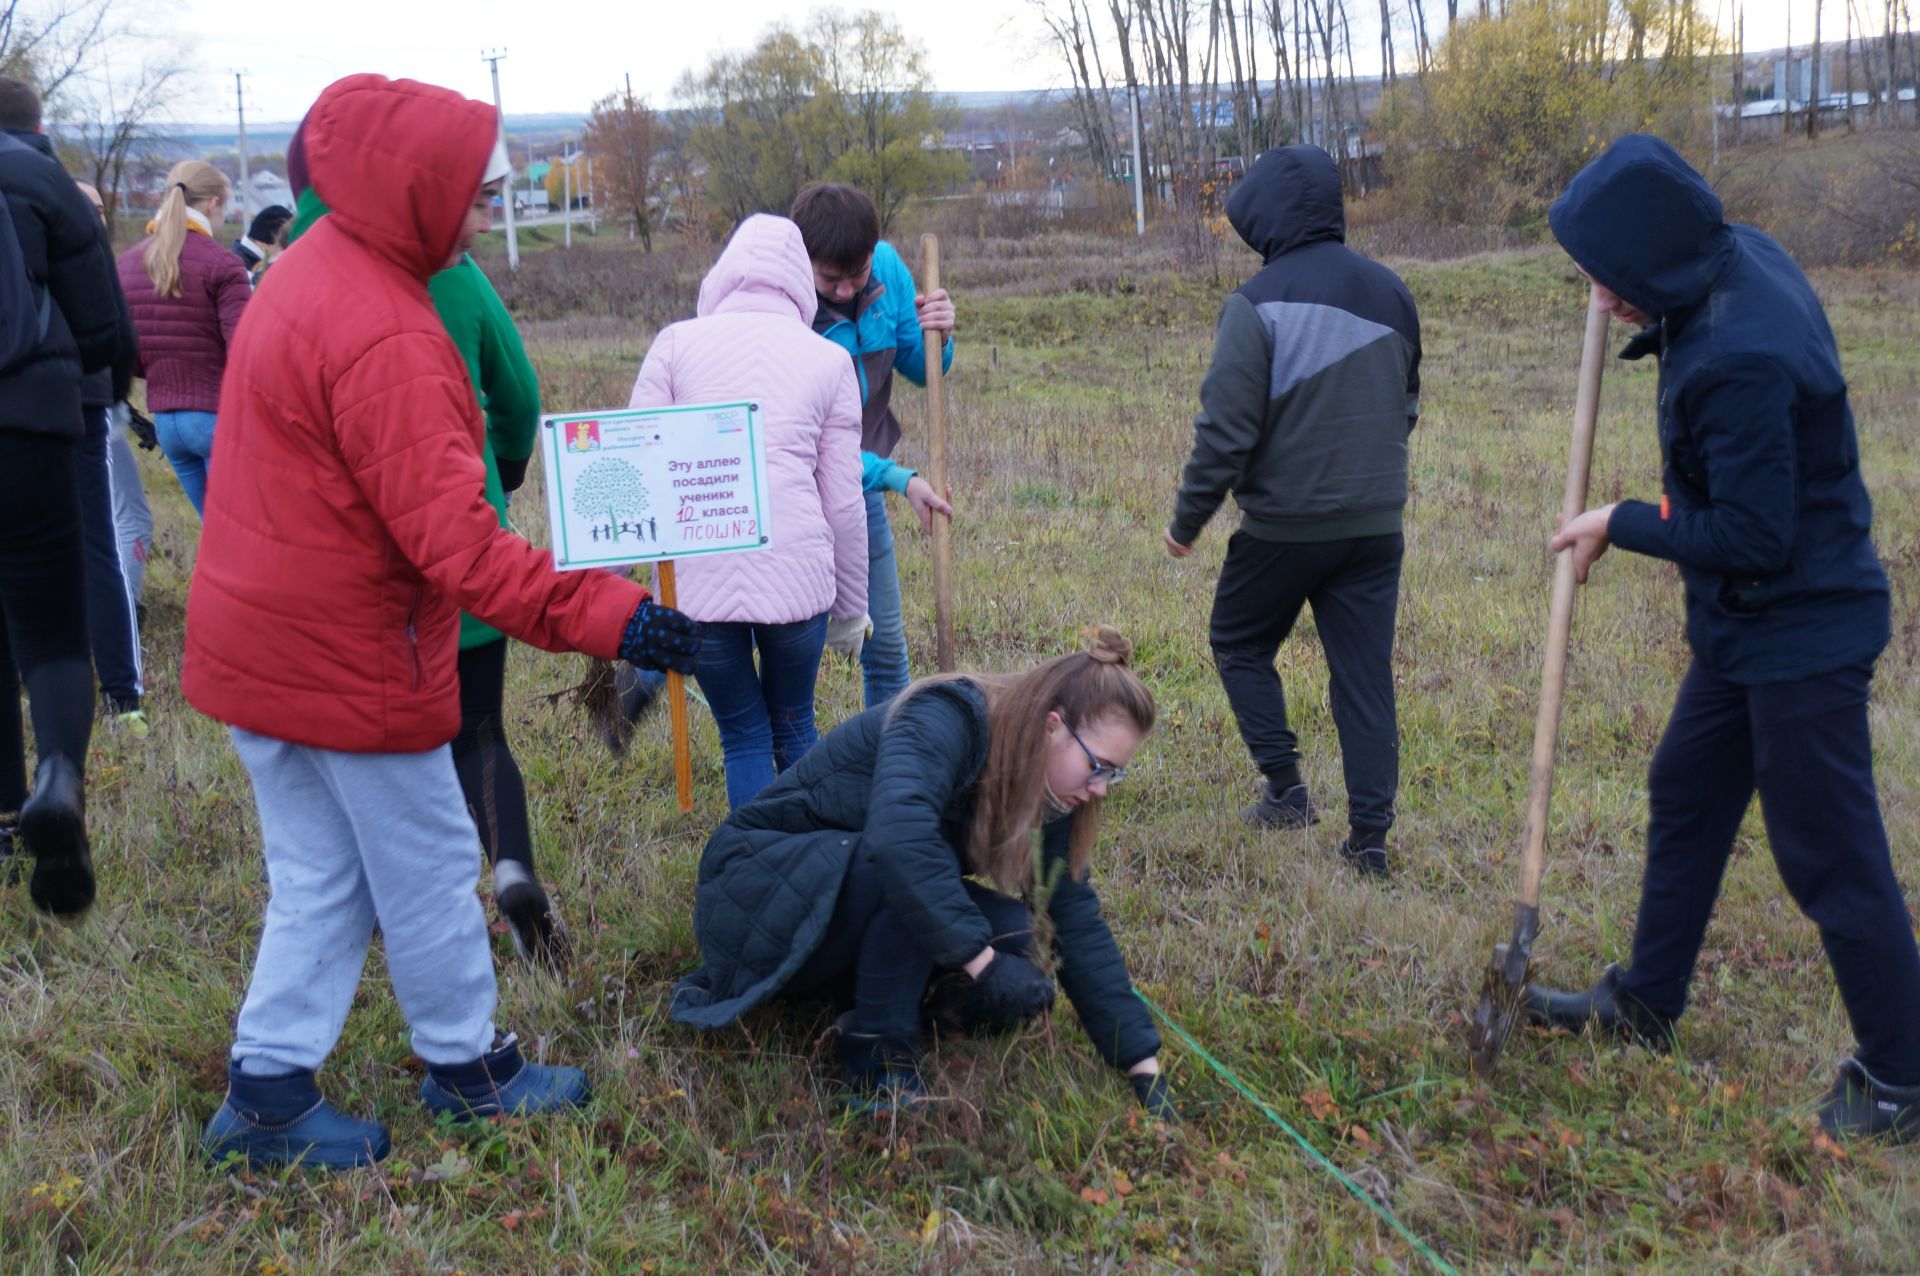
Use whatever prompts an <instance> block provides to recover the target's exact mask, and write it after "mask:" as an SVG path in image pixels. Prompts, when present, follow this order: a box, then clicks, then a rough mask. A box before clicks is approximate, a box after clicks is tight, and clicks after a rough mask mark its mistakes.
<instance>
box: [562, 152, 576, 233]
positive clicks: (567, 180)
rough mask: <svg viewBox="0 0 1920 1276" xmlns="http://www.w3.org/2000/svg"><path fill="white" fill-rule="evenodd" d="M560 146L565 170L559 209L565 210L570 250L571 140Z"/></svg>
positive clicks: (571, 209)
mask: <svg viewBox="0 0 1920 1276" xmlns="http://www.w3.org/2000/svg"><path fill="white" fill-rule="evenodd" d="M562 146H563V147H564V149H563V150H562V151H561V155H562V157H563V162H564V163H565V164H566V166H567V168H566V171H565V172H564V173H562V174H561V176H560V181H561V190H562V192H564V194H563V198H562V200H561V207H562V208H563V209H564V210H565V212H564V214H563V215H564V217H565V219H566V220H565V223H564V224H565V226H566V228H567V229H566V246H567V247H568V248H571V247H573V139H572V138H568V139H567V140H566V141H565V142H564V143H562Z"/></svg>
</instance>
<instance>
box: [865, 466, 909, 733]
mask: <svg viewBox="0 0 1920 1276" xmlns="http://www.w3.org/2000/svg"><path fill="white" fill-rule="evenodd" d="M865 496H866V499H867V616H868V617H869V618H870V619H871V620H872V621H873V637H871V638H869V639H867V642H866V646H864V647H862V648H861V649H860V669H861V672H862V673H863V674H864V675H865V676H866V686H867V708H869V709H871V708H873V707H874V706H875V705H878V704H885V703H886V702H887V701H889V700H891V699H893V698H894V697H895V696H897V695H899V694H900V693H901V692H902V691H905V690H906V689H907V679H908V678H909V677H910V676H911V675H910V674H909V673H908V672H907V622H906V618H905V617H904V616H902V615H901V612H900V567H899V565H898V564H897V563H896V562H895V561H894V557H893V525H892V524H891V523H889V522H888V521H887V494H886V493H885V492H867V493H865Z"/></svg>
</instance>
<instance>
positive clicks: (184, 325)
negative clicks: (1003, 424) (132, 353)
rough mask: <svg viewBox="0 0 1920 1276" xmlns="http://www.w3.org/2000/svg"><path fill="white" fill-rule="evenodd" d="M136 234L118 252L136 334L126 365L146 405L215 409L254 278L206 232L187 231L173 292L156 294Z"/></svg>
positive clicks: (152, 407)
mask: <svg viewBox="0 0 1920 1276" xmlns="http://www.w3.org/2000/svg"><path fill="white" fill-rule="evenodd" d="M146 249H147V241H146V240H144V239H143V240H141V241H140V242H139V243H137V244H135V245H134V246H133V247H131V248H129V249H127V251H125V252H123V253H121V254H120V286H121V287H122V288H124V289H126V293H127V308H128V309H129V310H131V311H132V312H133V327H134V331H135V332H136V333H137V334H138V335H139V339H140V341H139V356H138V358H137V359H136V360H135V362H134V369H133V373H134V375H135V376H138V377H145V378H146V379H147V411H149V412H218V411H219V410H220V377H221V375H222V374H224V373H225V372H226V370H227V347H228V346H229V345H231V344H232V342H233V330H234V328H235V326H236V325H238V324H239V322H240V312H241V311H242V310H243V309H245V308H246V304H247V298H248V297H249V296H251V295H252V293H253V286H252V284H251V283H249V282H248V280H247V268H246V267H245V266H244V265H242V264H241V262H240V259H239V258H238V257H236V256H234V255H233V254H232V253H231V252H228V251H227V250H226V249H224V248H222V247H221V246H220V245H219V244H217V243H215V242H214V241H213V238H212V237H211V236H209V235H204V234H201V233H200V232H199V231H189V232H188V233H187V238H186V242H185V243H184V244H183V245H182V246H181V248H180V295H179V296H178V297H162V296H161V295H160V293H159V292H158V290H156V289H155V288H154V286H153V280H151V279H149V278H148V277H147V267H146V263H145V262H144V261H143V260H142V259H141V254H143V253H144V252H146Z"/></svg>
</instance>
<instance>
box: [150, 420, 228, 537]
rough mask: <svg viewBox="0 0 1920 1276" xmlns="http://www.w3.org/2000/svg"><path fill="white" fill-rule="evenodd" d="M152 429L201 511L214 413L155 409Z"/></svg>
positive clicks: (204, 493)
mask: <svg viewBox="0 0 1920 1276" xmlns="http://www.w3.org/2000/svg"><path fill="white" fill-rule="evenodd" d="M153 432H154V433H155V434H156V435H158V436H159V439H160V452H161V454H162V455H164V456H165V457H166V458H167V463H168V464H169V465H171V466H173V472H174V473H175V474H178V475H179V476H180V486H181V487H182V488H183V489H184V490H185V491H186V493H187V500H188V501H190V502H192V504H193V512H194V513H195V514H198V513H200V512H201V510H202V508H203V507H204V506H205V505H206V503H207V471H208V469H209V468H210V467H211V465H212V463H213V413H211V412H156V413H154V414H153Z"/></svg>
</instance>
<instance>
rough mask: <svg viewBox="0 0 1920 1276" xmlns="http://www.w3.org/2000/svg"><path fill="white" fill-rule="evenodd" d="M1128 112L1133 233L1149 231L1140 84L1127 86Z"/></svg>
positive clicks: (1139, 233)
mask: <svg viewBox="0 0 1920 1276" xmlns="http://www.w3.org/2000/svg"><path fill="white" fill-rule="evenodd" d="M1127 88H1128V93H1127V112H1128V114H1130V115H1131V116H1133V233H1134V234H1135V235H1145V234H1146V233H1147V198H1146V196H1145V195H1144V194H1143V193H1142V192H1141V188H1140V182H1141V179H1142V178H1143V177H1144V176H1145V175H1144V174H1143V173H1141V171H1140V86H1139V84H1137V83H1135V84H1130V85H1128V86H1127Z"/></svg>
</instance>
